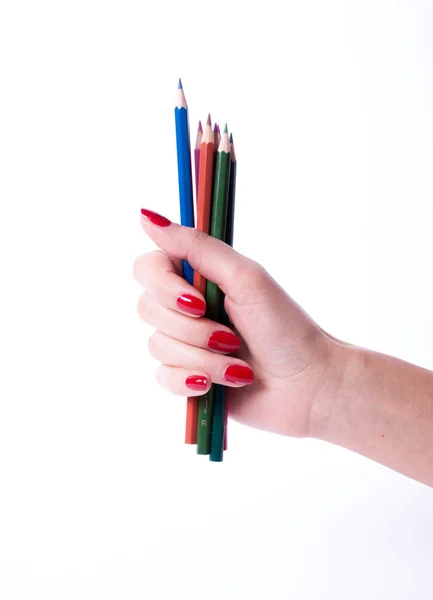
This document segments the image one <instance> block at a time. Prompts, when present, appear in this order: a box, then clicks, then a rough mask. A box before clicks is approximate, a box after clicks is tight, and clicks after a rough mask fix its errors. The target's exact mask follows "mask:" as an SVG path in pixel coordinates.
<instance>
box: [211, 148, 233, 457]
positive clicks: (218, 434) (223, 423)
mask: <svg viewBox="0 0 433 600" xmlns="http://www.w3.org/2000/svg"><path fill="white" fill-rule="evenodd" d="M231 149H232V147H231ZM234 157H235V154H234V152H232V154H231V159H232V160H231V168H230V181H229V191H228V201H227V219H226V227H225V236H224V239H225V242H226V244H228V245H229V246H233V231H234V215H235V194H236V167H237V163H236V160H233V158H234ZM224 298H225V296H224V294H223V293H221V298H220V319H219V320H220V322H221V323H222V324H223V325H226V326H227V327H230V321H229V318H228V316H227V313H226V311H225V308H224ZM226 397H227V389H226V387H225V386H220V385H217V386H216V389H215V400H214V406H213V415H212V416H213V419H212V436H211V450H210V456H209V460H211V461H212V462H221V461H222V460H223V454H224V450H225V449H226V448H227V398H226Z"/></svg>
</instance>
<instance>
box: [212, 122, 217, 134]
mask: <svg viewBox="0 0 433 600" xmlns="http://www.w3.org/2000/svg"><path fill="white" fill-rule="evenodd" d="M213 132H214V133H218V125H217V124H216V123H215V124H214V126H213Z"/></svg>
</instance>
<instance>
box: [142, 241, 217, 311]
mask: <svg viewBox="0 0 433 600" xmlns="http://www.w3.org/2000/svg"><path fill="white" fill-rule="evenodd" d="M178 266H180V265H178ZM133 274H134V278H135V280H136V281H137V282H138V283H139V284H140V285H142V286H143V287H144V288H146V289H147V291H148V292H149V294H150V295H151V296H153V297H154V298H155V299H156V300H157V301H158V302H159V303H160V304H162V305H163V306H165V307H167V308H170V309H172V310H176V311H180V312H183V313H184V314H187V315H188V316H190V317H202V316H203V315H204V314H205V312H206V302H205V300H204V297H203V294H201V293H200V292H199V291H198V290H196V289H195V288H193V287H192V285H190V284H189V283H188V282H186V281H185V280H184V279H183V278H182V277H180V275H178V274H177V272H176V267H175V265H174V263H173V261H172V260H171V258H170V257H169V256H168V255H167V254H166V253H165V252H162V251H161V250H156V251H155V252H149V253H148V254H142V255H141V256H139V257H138V258H137V260H136V261H135V263H134V269H133Z"/></svg>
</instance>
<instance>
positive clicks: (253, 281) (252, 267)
mask: <svg viewBox="0 0 433 600" xmlns="http://www.w3.org/2000/svg"><path fill="white" fill-rule="evenodd" d="M233 279H234V281H235V282H236V287H237V289H238V292H239V293H242V294H250V293H251V291H253V290H257V289H259V288H261V287H262V286H263V285H265V284H266V283H267V282H268V280H269V275H268V273H267V272H266V270H265V269H264V268H263V267H262V266H261V265H260V264H259V263H257V262H255V261H254V260H251V259H248V260H247V261H246V262H243V264H242V265H239V267H238V268H237V269H236V272H235V273H234V278H233Z"/></svg>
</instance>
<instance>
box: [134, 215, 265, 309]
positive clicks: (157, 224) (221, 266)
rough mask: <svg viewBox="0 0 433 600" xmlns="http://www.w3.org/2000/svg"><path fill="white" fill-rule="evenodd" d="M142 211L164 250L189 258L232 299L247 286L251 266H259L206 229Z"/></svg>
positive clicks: (145, 225)
mask: <svg viewBox="0 0 433 600" xmlns="http://www.w3.org/2000/svg"><path fill="white" fill-rule="evenodd" d="M141 215H142V216H141V225H142V227H143V229H144V231H145V232H146V233H147V235H148V236H149V237H150V238H151V239H152V240H153V241H154V242H155V244H156V245H157V246H159V248H161V250H164V252H166V253H167V254H170V255H171V256H175V257H176V258H182V259H186V260H187V261H188V262H189V264H190V265H191V267H192V268H193V269H194V270H195V271H198V272H199V273H200V274H201V275H203V277H205V278H206V279H209V280H210V281H212V282H213V283H215V284H216V285H217V286H218V287H219V288H221V290H222V291H223V292H224V293H225V294H226V295H227V296H230V297H232V298H233V299H234V298H235V296H237V295H238V294H239V293H240V292H241V288H242V287H245V280H246V278H248V274H249V273H250V272H251V270H255V269H260V267H259V265H257V264H256V263H255V262H254V261H252V260H250V259H249V258H246V257H245V256H243V255H242V254H239V252H236V251H235V250H233V248H231V247H230V246H228V245H227V244H225V243H224V242H221V241H220V240H217V239H216V238H214V237H212V236H210V235H208V234H207V233H204V232H203V231H199V230H198V229H193V228H192V227H183V226H181V225H177V224H176V223H172V222H171V221H169V220H168V219H166V218H165V217H163V216H161V215H159V214H157V213H155V212H153V211H150V210H148V209H145V208H142V209H141ZM237 292H238V294H237Z"/></svg>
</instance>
